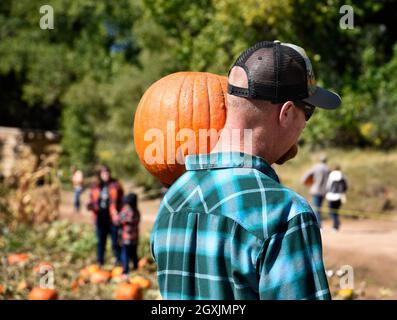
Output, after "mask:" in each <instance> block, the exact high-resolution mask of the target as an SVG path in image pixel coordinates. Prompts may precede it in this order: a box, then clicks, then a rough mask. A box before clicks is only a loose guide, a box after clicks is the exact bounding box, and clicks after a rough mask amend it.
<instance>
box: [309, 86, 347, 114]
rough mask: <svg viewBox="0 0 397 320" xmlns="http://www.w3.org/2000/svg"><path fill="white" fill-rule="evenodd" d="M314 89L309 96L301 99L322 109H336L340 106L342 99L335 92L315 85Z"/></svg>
mask: <svg viewBox="0 0 397 320" xmlns="http://www.w3.org/2000/svg"><path fill="white" fill-rule="evenodd" d="M316 88H317V89H316V91H315V92H314V94H313V95H311V96H310V97H308V98H306V99H303V101H305V102H307V103H309V104H311V105H313V106H315V107H319V108H323V109H336V108H338V107H339V106H340V104H341V102H342V100H341V98H340V96H339V95H338V94H337V93H334V92H332V91H328V90H326V89H324V88H321V87H316Z"/></svg>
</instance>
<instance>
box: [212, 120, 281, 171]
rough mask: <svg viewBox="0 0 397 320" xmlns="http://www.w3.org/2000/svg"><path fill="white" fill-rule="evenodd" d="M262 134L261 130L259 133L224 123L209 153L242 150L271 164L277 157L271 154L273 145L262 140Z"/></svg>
mask: <svg viewBox="0 0 397 320" xmlns="http://www.w3.org/2000/svg"><path fill="white" fill-rule="evenodd" d="M263 136H264V135H263V132H262V133H260V134H259V133H258V132H256V130H255V129H248V130H247V129H245V130H244V129H236V128H230V126H227V125H225V127H224V129H223V130H222V132H221V134H220V136H219V140H218V142H217V144H216V145H215V147H214V148H213V149H212V150H211V153H216V152H243V153H246V154H252V155H254V156H258V157H261V158H263V159H264V160H265V161H266V162H267V163H268V164H270V165H271V164H272V163H274V162H275V161H276V160H277V159H275V157H274V156H272V153H273V152H272V150H273V147H272V146H271V145H270V144H269V143H266V141H264V140H263ZM261 138H262V139H261ZM259 139H261V141H259Z"/></svg>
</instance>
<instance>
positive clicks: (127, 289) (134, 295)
mask: <svg viewBox="0 0 397 320" xmlns="http://www.w3.org/2000/svg"><path fill="white" fill-rule="evenodd" d="M142 298H143V295H142V288H141V287H140V286H139V285H137V284H135V283H128V282H122V283H119V284H118V285H117V287H116V291H115V299H116V300H142Z"/></svg>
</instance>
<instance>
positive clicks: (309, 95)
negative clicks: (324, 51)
mask: <svg viewBox="0 0 397 320" xmlns="http://www.w3.org/2000/svg"><path fill="white" fill-rule="evenodd" d="M227 102H228V112H227V119H226V125H225V127H226V128H236V129H252V130H253V150H254V151H256V154H258V155H259V156H263V157H264V158H265V159H266V160H267V161H268V162H270V163H273V162H277V163H278V160H279V159H280V158H285V155H286V154H288V153H291V154H294V155H295V154H296V144H297V141H298V139H299V136H300V134H301V133H302V131H303V129H304V128H305V126H306V122H307V121H308V120H309V118H310V116H311V114H312V113H313V112H314V108H315V106H318V107H321V108H325V109H335V108H337V107H338V106H339V104H340V102H341V101H340V97H339V96H338V95H337V94H335V93H332V92H330V91H327V90H325V89H322V88H320V87H317V86H316V85H315V80H314V74H313V70H312V67H311V63H310V60H309V59H308V57H307V56H306V54H305V52H304V50H303V49H302V48H300V47H297V46H295V45H291V44H281V43H280V42H278V41H275V42H260V43H257V44H256V45H255V46H253V47H251V48H249V49H248V50H246V51H244V52H243V53H242V54H241V55H240V57H239V58H238V59H237V61H236V62H235V64H234V65H233V66H232V68H231V70H230V72H229V78H228V96H227ZM291 150H292V151H294V152H292V151H291ZM282 162H283V161H282Z"/></svg>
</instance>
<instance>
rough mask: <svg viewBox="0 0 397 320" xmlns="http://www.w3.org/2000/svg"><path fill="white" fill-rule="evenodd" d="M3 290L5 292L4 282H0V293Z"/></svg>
mask: <svg viewBox="0 0 397 320" xmlns="http://www.w3.org/2000/svg"><path fill="white" fill-rule="evenodd" d="M4 292H6V287H5V285H4V284H0V294H3V293H4Z"/></svg>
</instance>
